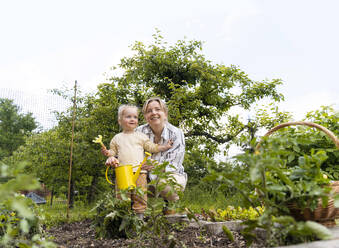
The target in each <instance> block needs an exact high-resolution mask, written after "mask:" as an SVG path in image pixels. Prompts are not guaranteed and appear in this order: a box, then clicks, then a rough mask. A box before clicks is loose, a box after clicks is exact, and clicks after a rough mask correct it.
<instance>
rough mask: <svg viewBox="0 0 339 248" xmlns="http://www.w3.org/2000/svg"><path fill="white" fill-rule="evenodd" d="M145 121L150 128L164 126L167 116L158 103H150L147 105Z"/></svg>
mask: <svg viewBox="0 0 339 248" xmlns="http://www.w3.org/2000/svg"><path fill="white" fill-rule="evenodd" d="M145 119H146V121H147V123H148V124H149V125H150V126H151V127H152V126H164V125H165V122H166V120H167V114H166V113H165V112H164V110H163V109H162V108H161V106H160V104H159V102H158V101H152V102H150V103H148V105H147V108H146V113H145Z"/></svg>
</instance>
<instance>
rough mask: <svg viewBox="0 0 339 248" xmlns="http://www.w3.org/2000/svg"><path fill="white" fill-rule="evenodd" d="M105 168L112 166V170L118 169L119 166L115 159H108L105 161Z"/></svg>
mask: <svg viewBox="0 0 339 248" xmlns="http://www.w3.org/2000/svg"><path fill="white" fill-rule="evenodd" d="M105 164H106V165H107V166H113V167H114V168H115V167H118V166H119V160H118V159H117V158H115V157H109V158H108V159H107V160H106V163H105Z"/></svg>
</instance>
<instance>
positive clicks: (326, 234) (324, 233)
mask: <svg viewBox="0 0 339 248" xmlns="http://www.w3.org/2000/svg"><path fill="white" fill-rule="evenodd" d="M305 226H306V227H307V228H308V229H309V230H311V231H312V232H313V233H314V234H315V235H316V236H317V237H318V238H320V239H330V238H332V233H331V232H330V230H329V229H327V228H326V227H325V226H323V225H321V224H319V223H316V222H314V221H306V223H305Z"/></svg>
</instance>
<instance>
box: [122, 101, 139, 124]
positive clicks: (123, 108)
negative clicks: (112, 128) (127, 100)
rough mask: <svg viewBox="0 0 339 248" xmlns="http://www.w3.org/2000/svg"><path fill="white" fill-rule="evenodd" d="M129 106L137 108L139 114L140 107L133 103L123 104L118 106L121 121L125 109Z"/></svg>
mask: <svg viewBox="0 0 339 248" xmlns="http://www.w3.org/2000/svg"><path fill="white" fill-rule="evenodd" d="M128 108H133V109H136V111H137V113H138V115H139V109H138V107H137V106H135V105H131V104H122V105H120V106H119V108H118V120H119V121H120V120H121V119H122V116H123V115H124V111H125V110H126V109H128Z"/></svg>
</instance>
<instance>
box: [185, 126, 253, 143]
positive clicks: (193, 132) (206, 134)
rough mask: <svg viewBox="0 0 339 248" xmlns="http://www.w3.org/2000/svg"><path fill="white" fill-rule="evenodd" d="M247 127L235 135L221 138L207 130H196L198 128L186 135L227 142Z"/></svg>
mask: <svg viewBox="0 0 339 248" xmlns="http://www.w3.org/2000/svg"><path fill="white" fill-rule="evenodd" d="M245 128H247V126H244V127H243V128H241V129H240V130H239V131H238V132H237V133H236V134H235V135H228V136H227V137H226V138H221V137H217V136H214V135H212V134H210V133H207V132H205V131H196V130H192V131H189V132H187V133H186V134H185V137H192V136H204V137H206V138H208V139H211V140H214V141H216V142H218V143H220V144H224V143H227V142H229V141H231V140H232V139H234V137H236V136H237V135H238V134H240V133H241V132H242V131H243V130H244V129H245Z"/></svg>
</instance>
